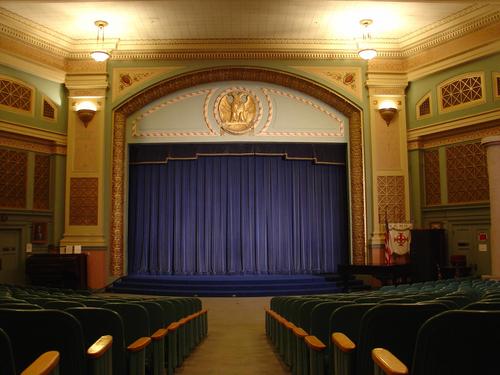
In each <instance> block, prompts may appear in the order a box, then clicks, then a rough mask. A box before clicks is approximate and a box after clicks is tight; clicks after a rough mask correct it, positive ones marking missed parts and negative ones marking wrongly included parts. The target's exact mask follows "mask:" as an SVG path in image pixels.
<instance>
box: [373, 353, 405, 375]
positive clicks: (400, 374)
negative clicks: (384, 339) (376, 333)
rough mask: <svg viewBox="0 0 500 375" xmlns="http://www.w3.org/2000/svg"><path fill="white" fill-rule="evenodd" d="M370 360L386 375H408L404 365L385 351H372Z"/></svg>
mask: <svg viewBox="0 0 500 375" xmlns="http://www.w3.org/2000/svg"><path fill="white" fill-rule="evenodd" d="M372 358H373V361H374V362H375V363H376V364H377V366H378V367H380V368H381V369H382V371H384V373H385V374H386V375H408V368H407V367H406V366H405V364H404V363H403V362H401V361H400V360H399V359H398V358H397V357H396V356H395V355H394V354H392V353H391V352H390V351H388V350H387V349H383V348H375V349H373V350H372Z"/></svg>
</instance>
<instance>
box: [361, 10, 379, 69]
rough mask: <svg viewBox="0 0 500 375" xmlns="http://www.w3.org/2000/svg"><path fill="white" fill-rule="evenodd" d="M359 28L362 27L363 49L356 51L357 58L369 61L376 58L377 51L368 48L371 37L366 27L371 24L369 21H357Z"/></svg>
mask: <svg viewBox="0 0 500 375" xmlns="http://www.w3.org/2000/svg"><path fill="white" fill-rule="evenodd" d="M359 23H360V24H361V26H363V47H365V48H361V49H360V50H359V51H358V56H359V57H361V58H362V59H363V60H371V59H373V58H374V57H376V56H377V50H375V49H374V48H371V47H370V46H369V41H370V40H371V35H370V32H369V30H368V27H369V26H370V25H371V24H372V23H373V21H372V20H370V19H363V20H361V21H359Z"/></svg>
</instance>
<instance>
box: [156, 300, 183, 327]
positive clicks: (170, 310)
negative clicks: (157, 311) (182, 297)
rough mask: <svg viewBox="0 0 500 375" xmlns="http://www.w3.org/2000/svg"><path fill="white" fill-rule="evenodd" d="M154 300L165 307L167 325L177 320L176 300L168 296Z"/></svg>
mask: <svg viewBox="0 0 500 375" xmlns="http://www.w3.org/2000/svg"><path fill="white" fill-rule="evenodd" d="M153 301H154V302H156V303H158V304H160V305H161V306H162V307H163V312H164V314H165V326H168V325H169V324H170V323H173V322H175V321H176V320H177V313H176V311H175V303H174V302H172V301H171V300H169V299H167V298H157V299H154V300H153Z"/></svg>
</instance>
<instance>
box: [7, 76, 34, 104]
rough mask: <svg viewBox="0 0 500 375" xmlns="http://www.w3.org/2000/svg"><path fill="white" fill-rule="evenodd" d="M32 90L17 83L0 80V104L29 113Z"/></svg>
mask: <svg viewBox="0 0 500 375" xmlns="http://www.w3.org/2000/svg"><path fill="white" fill-rule="evenodd" d="M32 97H33V90H32V89H31V88H30V87H27V86H23V85H21V84H19V83H17V82H14V81H9V80H7V79H1V78H0V104H1V105H4V106H7V107H11V108H15V109H17V110H21V111H26V112H31V102H32Z"/></svg>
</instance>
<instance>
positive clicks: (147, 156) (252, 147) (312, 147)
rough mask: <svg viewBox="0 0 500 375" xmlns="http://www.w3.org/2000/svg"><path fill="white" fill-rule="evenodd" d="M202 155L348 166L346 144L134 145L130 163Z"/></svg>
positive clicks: (163, 160) (131, 149) (157, 161)
mask: <svg viewBox="0 0 500 375" xmlns="http://www.w3.org/2000/svg"><path fill="white" fill-rule="evenodd" d="M200 156H283V157H284V158H285V159H298V160H312V161H314V162H315V163H318V164H336V165H345V161H346V144H345V143H169V144H147V145H145V144H131V145H130V151H129V162H130V164H144V163H155V164H156V163H166V162H168V161H169V160H189V159H197V158H198V157H200Z"/></svg>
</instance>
